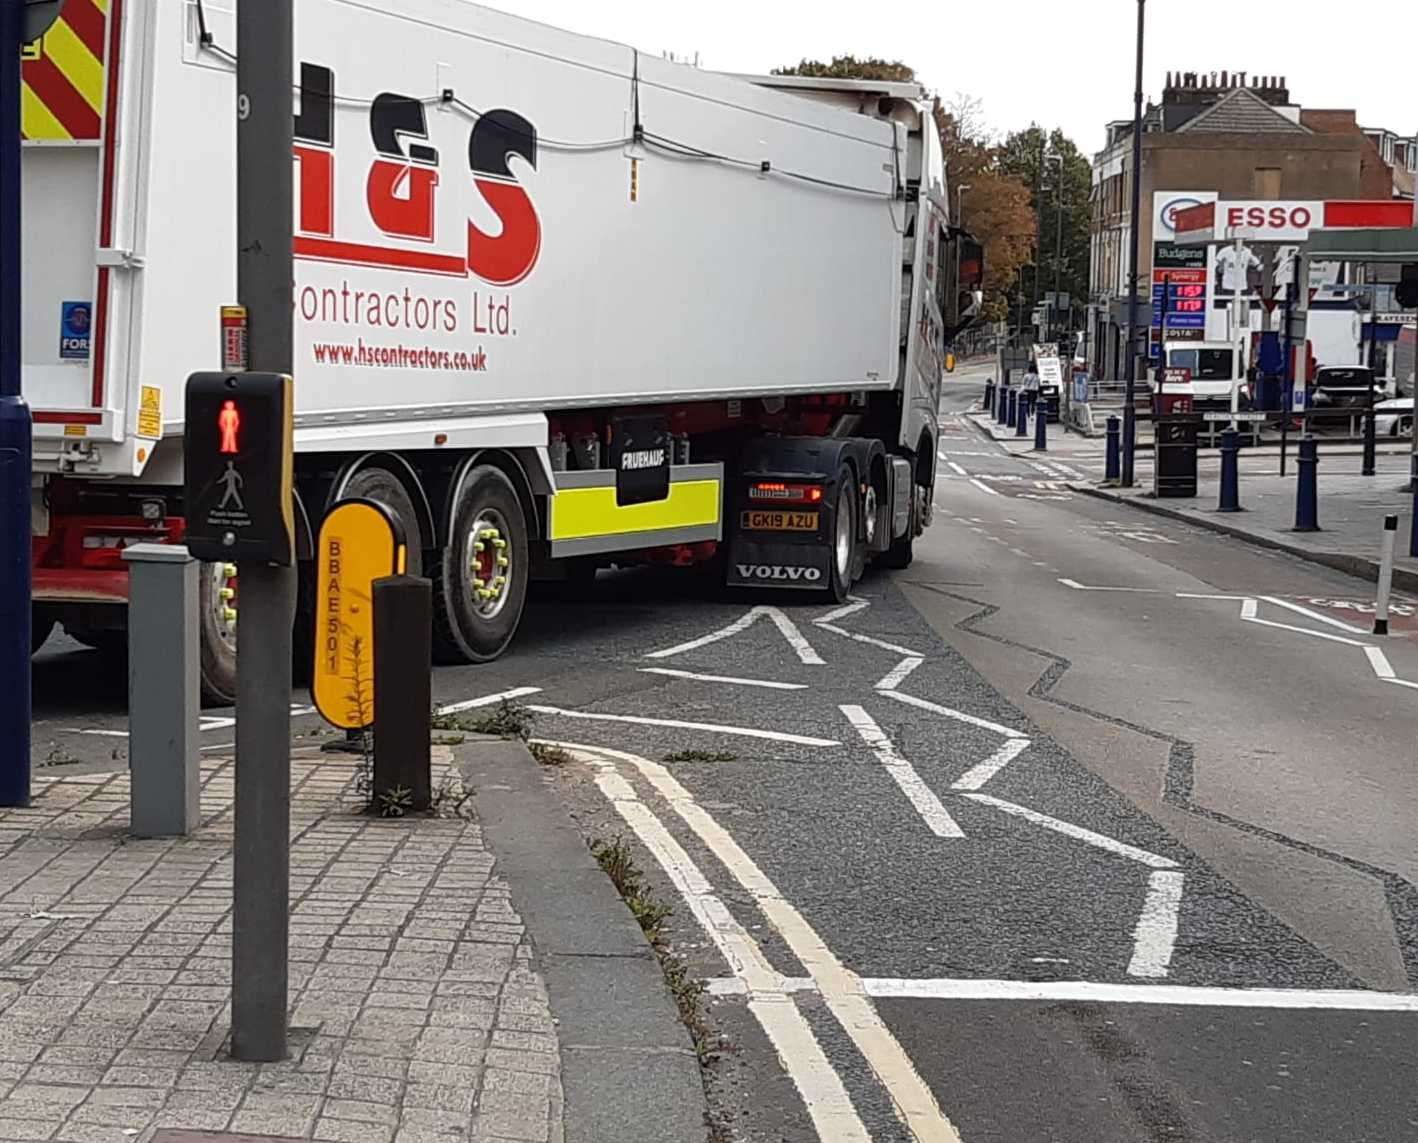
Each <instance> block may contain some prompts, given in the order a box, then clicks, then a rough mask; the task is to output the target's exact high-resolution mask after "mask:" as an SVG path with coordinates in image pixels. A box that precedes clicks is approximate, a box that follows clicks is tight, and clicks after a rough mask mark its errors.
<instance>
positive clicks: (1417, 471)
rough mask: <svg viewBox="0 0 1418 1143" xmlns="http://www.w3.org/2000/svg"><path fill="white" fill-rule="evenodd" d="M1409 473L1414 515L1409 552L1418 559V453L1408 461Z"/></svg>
mask: <svg viewBox="0 0 1418 1143" xmlns="http://www.w3.org/2000/svg"><path fill="white" fill-rule="evenodd" d="M1408 468H1409V471H1408V475H1409V477H1410V478H1411V479H1410V480H1409V482H1408V487H1409V488H1411V489H1413V515H1412V517H1411V519H1410V521H1409V523H1410V525H1411V526H1410V527H1409V529H1408V554H1409V556H1410V557H1412V558H1413V559H1415V560H1418V453H1414V454H1413V458H1412V459H1411V460H1410V461H1409V462H1408Z"/></svg>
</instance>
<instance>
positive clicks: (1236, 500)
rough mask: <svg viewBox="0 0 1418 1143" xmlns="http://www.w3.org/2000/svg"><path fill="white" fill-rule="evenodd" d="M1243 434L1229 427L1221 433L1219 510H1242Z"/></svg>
mask: <svg viewBox="0 0 1418 1143" xmlns="http://www.w3.org/2000/svg"><path fill="white" fill-rule="evenodd" d="M1240 457H1241V434H1240V433H1238V432H1237V431H1236V430H1235V429H1227V430H1226V431H1225V432H1223V433H1222V434H1221V503H1220V504H1219V505H1218V506H1217V509H1216V510H1217V511H1218V512H1239V511H1240V510H1241V466H1240Z"/></svg>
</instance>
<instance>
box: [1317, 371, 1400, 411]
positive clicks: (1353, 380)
mask: <svg viewBox="0 0 1418 1143" xmlns="http://www.w3.org/2000/svg"><path fill="white" fill-rule="evenodd" d="M1371 389H1372V392H1373V399H1374V400H1375V401H1376V402H1377V401H1380V400H1382V399H1383V398H1385V397H1394V396H1397V393H1396V391H1395V388H1394V382H1393V378H1391V377H1375V376H1374V371H1373V370H1372V369H1370V368H1369V367H1368V366H1367V365H1324V366H1321V367H1320V370H1319V372H1318V373H1316V374H1315V381H1314V385H1313V386H1312V387H1311V391H1310V407H1311V409H1313V410H1314V411H1315V412H1317V413H1320V412H1335V413H1341V412H1342V413H1349V412H1352V411H1354V410H1361V409H1367V408H1368V407H1369V394H1370V390H1371Z"/></svg>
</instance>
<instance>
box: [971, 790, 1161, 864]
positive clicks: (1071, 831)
mask: <svg viewBox="0 0 1418 1143" xmlns="http://www.w3.org/2000/svg"><path fill="white" fill-rule="evenodd" d="M964 797H967V798H970V799H971V800H972V801H976V802H982V803H984V804H985V805H987V806H994V808H995V809H997V810H1003V811H1004V812H1005V813H1007V814H1013V815H1014V816H1015V817H1019V818H1023V819H1024V820H1025V821H1030V822H1033V823H1034V824H1035V825H1039V826H1043V827H1044V828H1045V829H1049V830H1053V831H1054V832H1055V833H1061V834H1064V835H1065V836H1067V837H1071V838H1073V839H1074V840H1075V841H1081V842H1084V843H1085V844H1087V845H1092V846H1096V847H1097V848H1099V849H1104V850H1107V851H1108V852H1109V853H1115V854H1117V855H1118V856H1119V857H1126V858H1128V859H1129V860H1132V861H1138V862H1141V863H1142V864H1143V865H1147V866H1150V867H1151V868H1153V869H1175V868H1177V863H1176V862H1175V861H1173V860H1172V859H1171V858H1169V857H1161V856H1159V855H1158V854H1155V853H1149V852H1148V851H1147V850H1145V849H1139V848H1138V847H1137V846H1135V845H1128V843H1127V842H1125V841H1118V840H1116V839H1115V838H1111V837H1107V836H1106V835H1104V834H1101V833H1094V832H1093V831H1092V830H1091V829H1084V828H1083V827H1082V826H1077V825H1074V824H1073V823H1072V822H1066V821H1060V820H1059V819H1058V818H1051V817H1049V815H1048V814H1041V813H1040V812H1039V811H1038V810H1031V809H1029V808H1028V807H1027V806H1021V805H1016V804H1015V803H1014V802H1006V801H1005V800H1004V799H1002V798H995V797H991V796H990V795H989V794H965V795H964Z"/></svg>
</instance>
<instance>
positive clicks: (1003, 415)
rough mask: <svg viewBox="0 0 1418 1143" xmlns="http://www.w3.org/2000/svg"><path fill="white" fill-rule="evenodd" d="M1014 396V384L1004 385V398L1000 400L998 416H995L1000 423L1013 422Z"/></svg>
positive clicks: (1007, 423)
mask: <svg viewBox="0 0 1418 1143" xmlns="http://www.w3.org/2000/svg"><path fill="white" fill-rule="evenodd" d="M1014 397H1015V394H1014V386H1012V385H1006V386H1005V389H1004V400H1003V401H1001V402H1000V406H999V417H998V418H996V419H997V420H998V421H999V423H1000V424H1002V425H1009V424H1013V423H1014Z"/></svg>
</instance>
